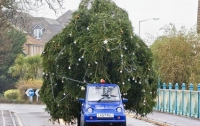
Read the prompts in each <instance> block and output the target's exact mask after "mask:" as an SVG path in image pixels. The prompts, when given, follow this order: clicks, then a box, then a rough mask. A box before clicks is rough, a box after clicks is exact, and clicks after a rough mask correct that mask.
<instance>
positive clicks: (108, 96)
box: [87, 85, 120, 102]
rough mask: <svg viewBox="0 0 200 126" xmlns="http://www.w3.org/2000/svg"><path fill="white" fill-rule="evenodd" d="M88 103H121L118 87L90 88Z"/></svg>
mask: <svg viewBox="0 0 200 126" xmlns="http://www.w3.org/2000/svg"><path fill="white" fill-rule="evenodd" d="M87 98H88V101H97V102H100V101H119V100H120V92H119V88H118V87H117V86H104V85H103V86H90V87H88V95H87Z"/></svg>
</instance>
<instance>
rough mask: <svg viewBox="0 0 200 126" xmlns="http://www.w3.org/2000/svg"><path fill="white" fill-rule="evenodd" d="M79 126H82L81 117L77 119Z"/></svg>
mask: <svg viewBox="0 0 200 126" xmlns="http://www.w3.org/2000/svg"><path fill="white" fill-rule="evenodd" d="M77 126H81V122H80V117H78V118H77Z"/></svg>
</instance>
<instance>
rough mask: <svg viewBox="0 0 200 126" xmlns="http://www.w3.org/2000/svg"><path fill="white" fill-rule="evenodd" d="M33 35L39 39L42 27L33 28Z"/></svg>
mask: <svg viewBox="0 0 200 126" xmlns="http://www.w3.org/2000/svg"><path fill="white" fill-rule="evenodd" d="M33 35H34V38H36V39H41V37H42V29H34V31H33Z"/></svg>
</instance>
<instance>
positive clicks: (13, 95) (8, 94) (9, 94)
mask: <svg viewBox="0 0 200 126" xmlns="http://www.w3.org/2000/svg"><path fill="white" fill-rule="evenodd" d="M4 97H5V98H6V99H10V100H17V99H19V98H20V92H19V90H17V89H10V90H7V91H5V93H4Z"/></svg>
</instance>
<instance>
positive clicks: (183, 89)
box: [182, 83, 185, 115]
mask: <svg viewBox="0 0 200 126" xmlns="http://www.w3.org/2000/svg"><path fill="white" fill-rule="evenodd" d="M184 92H185V83H183V84H182V115H184V112H185V111H184V107H185V106H184V96H185V95H184Z"/></svg>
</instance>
